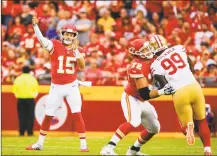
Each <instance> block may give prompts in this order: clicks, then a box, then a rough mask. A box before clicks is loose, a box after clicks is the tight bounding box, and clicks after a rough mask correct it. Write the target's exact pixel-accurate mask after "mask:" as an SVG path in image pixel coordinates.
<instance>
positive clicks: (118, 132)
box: [115, 122, 134, 139]
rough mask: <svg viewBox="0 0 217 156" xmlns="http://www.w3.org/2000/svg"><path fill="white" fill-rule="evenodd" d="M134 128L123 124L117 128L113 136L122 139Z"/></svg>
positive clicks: (126, 123)
mask: <svg viewBox="0 0 217 156" xmlns="http://www.w3.org/2000/svg"><path fill="white" fill-rule="evenodd" d="M133 129H134V127H133V126H132V125H131V124H130V123H129V122H125V123H123V124H121V125H120V126H119V128H118V129H117V130H116V132H115V135H116V136H117V137H118V138H120V139H122V138H124V137H125V136H126V135H127V134H128V133H130V132H131V131H132V130H133Z"/></svg>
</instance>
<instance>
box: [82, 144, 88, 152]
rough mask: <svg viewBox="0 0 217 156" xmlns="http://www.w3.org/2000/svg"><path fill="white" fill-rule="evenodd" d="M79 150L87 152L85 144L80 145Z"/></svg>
mask: <svg viewBox="0 0 217 156" xmlns="http://www.w3.org/2000/svg"><path fill="white" fill-rule="evenodd" d="M80 149H81V152H89V150H88V147H87V145H81V146H80Z"/></svg>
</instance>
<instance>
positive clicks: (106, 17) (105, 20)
mask: <svg viewBox="0 0 217 156" xmlns="http://www.w3.org/2000/svg"><path fill="white" fill-rule="evenodd" d="M100 12H101V13H100V14H101V18H100V19H99V20H98V21H97V24H99V25H102V26H103V30H104V32H106V31H108V30H109V31H111V30H112V26H113V24H115V20H114V18H112V17H111V15H110V11H109V10H108V9H106V8H102V9H101V10H100Z"/></svg>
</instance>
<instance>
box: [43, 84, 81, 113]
mask: <svg viewBox="0 0 217 156" xmlns="http://www.w3.org/2000/svg"><path fill="white" fill-rule="evenodd" d="M64 97H65V98H66V101H67V102H68V104H69V107H70V109H71V112H72V113H77V112H81V105H82V102H81V94H80V91H79V87H78V83H77V80H75V81H74V82H72V83H69V84H64V85H58V84H53V83H51V86H50V92H49V94H48V97H47V101H46V111H45V114H46V115H48V116H55V113H56V111H57V110H58V108H59V107H61V105H62V103H63V100H64Z"/></svg>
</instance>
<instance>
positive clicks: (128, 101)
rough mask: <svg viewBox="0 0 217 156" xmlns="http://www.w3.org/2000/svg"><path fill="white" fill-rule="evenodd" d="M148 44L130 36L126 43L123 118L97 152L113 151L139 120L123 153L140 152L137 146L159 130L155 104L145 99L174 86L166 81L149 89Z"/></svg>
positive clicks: (102, 153) (108, 152)
mask: <svg viewBox="0 0 217 156" xmlns="http://www.w3.org/2000/svg"><path fill="white" fill-rule="evenodd" d="M148 48H149V42H145V40H143V39H136V40H133V41H132V42H130V44H129V52H130V53H131V55H132V56H133V58H134V59H133V60H132V62H131V64H129V66H128V69H127V72H128V85H127V87H126V88H125V90H124V92H123V94H122V98H121V106H122V110H123V112H124V116H125V118H126V120H127V122H125V123H123V124H121V125H120V126H119V128H118V129H117V130H116V132H115V134H114V135H113V136H112V138H111V140H110V142H109V143H108V144H107V145H106V146H105V147H104V148H103V149H102V150H101V152H100V154H101V155H117V154H116V153H115V152H114V149H115V147H116V144H117V143H118V142H119V141H120V140H121V139H123V138H124V137H125V136H126V135H127V134H128V133H130V132H131V131H132V130H133V129H134V128H136V127H138V126H139V125H140V124H142V125H143V126H144V127H145V129H144V130H143V131H142V132H141V134H140V136H139V137H138V139H137V140H136V142H135V143H134V145H133V146H132V147H131V148H130V149H129V150H128V151H127V153H126V155H144V154H143V153H141V152H140V148H141V146H142V145H143V144H145V143H146V142H147V141H148V140H150V139H151V138H152V137H153V136H154V135H155V134H156V133H158V132H159V131H160V123H159V121H158V119H157V118H158V117H157V113H156V111H155V108H154V107H153V106H152V105H151V104H150V103H149V102H148V101H147V100H149V99H151V98H156V97H159V96H160V95H170V94H172V93H173V91H174V90H173V88H172V87H171V86H169V85H168V84H166V85H165V86H164V87H163V88H162V89H160V90H149V88H148V85H149V84H148V77H149V74H150V63H151V62H150V59H152V58H153V54H152V53H148V52H149V50H148ZM144 60H145V61H144Z"/></svg>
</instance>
